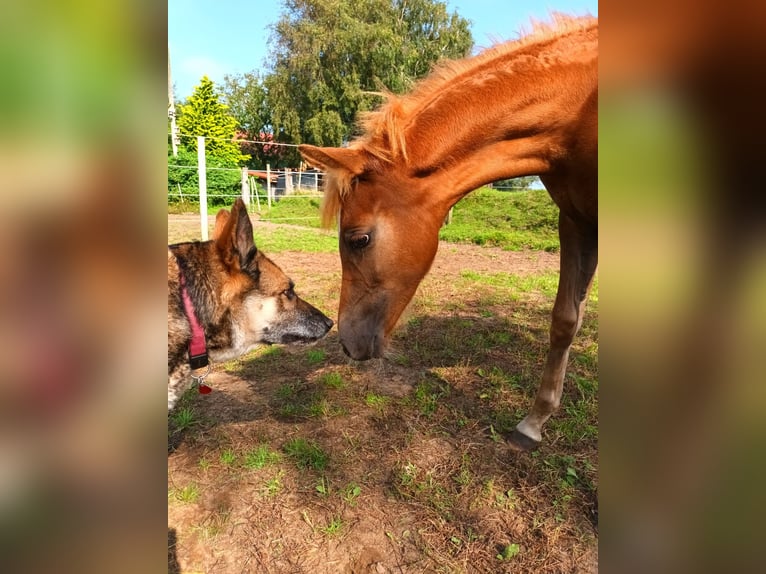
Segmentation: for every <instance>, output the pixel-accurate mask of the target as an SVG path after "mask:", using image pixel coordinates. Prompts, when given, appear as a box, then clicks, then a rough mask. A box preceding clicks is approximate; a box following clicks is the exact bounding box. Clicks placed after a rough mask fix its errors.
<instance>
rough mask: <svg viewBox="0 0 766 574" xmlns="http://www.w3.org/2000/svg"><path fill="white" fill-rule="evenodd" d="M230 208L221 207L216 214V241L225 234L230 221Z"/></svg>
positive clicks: (214, 231) (214, 229)
mask: <svg viewBox="0 0 766 574" xmlns="http://www.w3.org/2000/svg"><path fill="white" fill-rule="evenodd" d="M230 215H231V214H230V213H229V210H227V209H221V210H219V211H218V213H216V215H215V227H214V228H213V240H214V241H216V240H217V239H218V238H219V237H221V235H222V234H223V229H224V227H226V224H227V223H228V222H229V216H230Z"/></svg>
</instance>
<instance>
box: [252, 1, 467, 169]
mask: <svg viewBox="0 0 766 574" xmlns="http://www.w3.org/2000/svg"><path fill="white" fill-rule="evenodd" d="M468 25H469V23H468V21H467V20H465V19H464V18H462V17H460V16H458V15H457V13H451V14H450V13H448V12H447V6H446V4H445V3H444V2H441V1H438V0H393V1H392V0H285V8H284V12H283V14H282V16H281V18H280V20H279V21H278V22H277V23H276V24H275V25H274V26H273V28H272V37H271V46H270V50H271V57H270V60H271V61H272V62H273V66H272V68H271V70H270V72H269V73H268V74H267V75H266V76H265V77H264V78H263V86H264V88H265V89H266V104H267V107H268V109H269V110H270V112H271V118H270V120H271V128H272V131H273V134H274V137H275V139H276V140H277V141H289V142H291V143H304V142H306V143H313V144H316V145H325V146H329V145H334V146H337V145H341V144H342V143H343V142H344V141H345V140H348V139H349V138H350V137H352V136H353V135H354V128H355V121H356V117H357V113H358V112H359V111H365V110H370V109H372V108H374V107H375V106H376V105H377V104H378V103H380V99H379V96H377V95H375V92H381V91H383V90H389V91H391V92H394V93H401V92H403V91H406V90H407V89H409V88H410V87H411V85H412V82H413V81H414V80H416V79H418V78H420V77H422V76H424V75H426V74H427V73H428V72H429V71H430V69H431V67H432V66H433V64H434V63H435V62H436V61H437V60H439V59H441V58H458V57H463V56H465V55H467V54H468V52H469V51H470V49H471V47H472V45H473V40H472V38H471V33H470V30H469V27H468ZM296 157H297V155H296Z"/></svg>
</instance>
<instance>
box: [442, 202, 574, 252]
mask: <svg viewBox="0 0 766 574" xmlns="http://www.w3.org/2000/svg"><path fill="white" fill-rule="evenodd" d="M439 238H440V239H441V240H443V241H448V242H452V243H474V244H476V245H488V246H494V247H501V248H503V249H508V250H512V251H519V250H522V249H541V250H544V251H558V244H559V242H558V208H557V207H556V205H555V204H554V203H553V201H552V200H551V199H550V196H549V195H548V192H547V191H545V190H528V191H519V192H505V191H497V190H493V189H487V188H482V189H479V190H477V191H474V192H473V193H470V194H469V195H467V196H466V197H464V198H463V199H462V200H461V201H459V202H458V203H457V204H456V205H455V207H454V208H453V212H452V221H451V223H450V224H449V225H445V226H444V227H442V229H441V231H440V232H439Z"/></svg>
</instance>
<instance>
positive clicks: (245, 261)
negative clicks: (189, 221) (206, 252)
mask: <svg viewBox="0 0 766 574" xmlns="http://www.w3.org/2000/svg"><path fill="white" fill-rule="evenodd" d="M219 224H220V227H219ZM214 239H215V242H216V246H217V247H218V250H219V251H220V253H221V255H222V257H223V259H224V261H225V262H226V263H227V264H228V265H229V266H233V265H234V264H235V263H236V264H237V265H238V266H239V268H240V269H245V268H246V267H247V266H248V265H249V264H250V262H251V261H252V260H253V258H254V257H255V254H256V253H257V252H258V250H257V249H256V247H255V241H253V224H252V223H250V217H249V216H248V215H247V208H246V207H245V203H244V202H243V201H242V199H237V201H235V202H234V205H233V206H232V207H231V213H230V214H228V215H223V216H222V215H221V214H220V213H219V214H218V215H217V216H216V222H215V231H214Z"/></svg>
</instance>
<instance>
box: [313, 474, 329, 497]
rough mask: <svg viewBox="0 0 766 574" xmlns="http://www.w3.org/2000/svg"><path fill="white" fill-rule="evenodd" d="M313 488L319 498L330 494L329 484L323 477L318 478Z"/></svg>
mask: <svg viewBox="0 0 766 574" xmlns="http://www.w3.org/2000/svg"><path fill="white" fill-rule="evenodd" d="M315 488H316V491H317V493H318V494H319V495H320V496H328V495H329V494H330V483H329V481H328V480H327V478H325V477H324V476H321V477H320V478H319V482H318V483H317V485H316V487H315Z"/></svg>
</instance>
